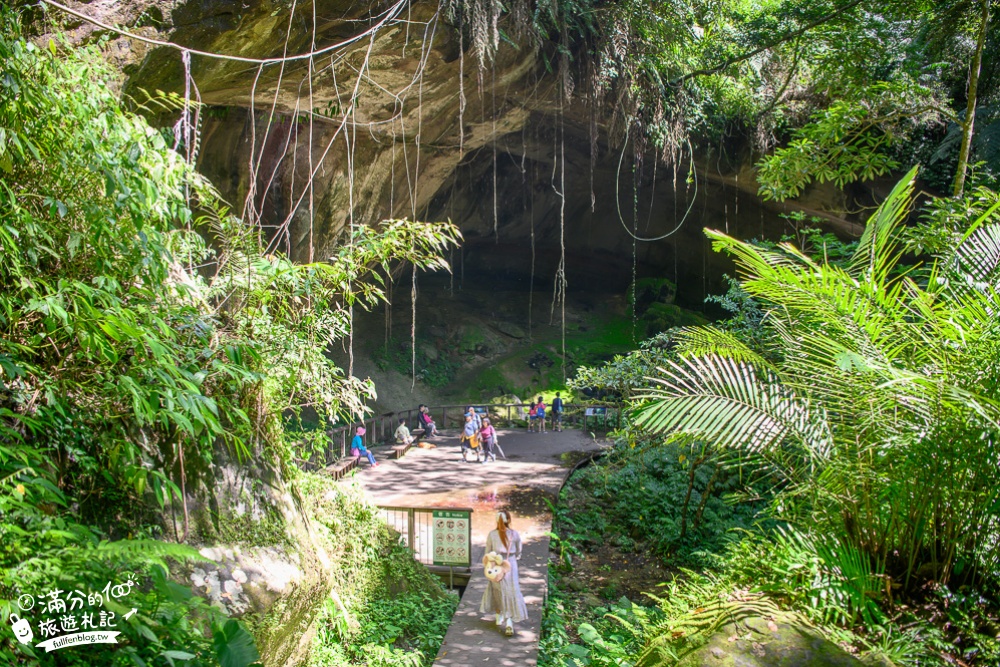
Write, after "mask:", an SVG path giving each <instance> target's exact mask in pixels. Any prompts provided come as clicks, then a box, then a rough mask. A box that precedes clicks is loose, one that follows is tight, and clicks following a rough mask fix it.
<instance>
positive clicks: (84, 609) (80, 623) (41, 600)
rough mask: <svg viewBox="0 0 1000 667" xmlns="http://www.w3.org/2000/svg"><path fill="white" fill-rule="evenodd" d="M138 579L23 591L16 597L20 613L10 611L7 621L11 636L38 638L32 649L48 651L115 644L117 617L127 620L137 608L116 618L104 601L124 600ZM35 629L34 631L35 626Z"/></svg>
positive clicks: (24, 640) (27, 641)
mask: <svg viewBox="0 0 1000 667" xmlns="http://www.w3.org/2000/svg"><path fill="white" fill-rule="evenodd" d="M137 585H138V582H137V581H136V580H135V579H134V578H133V577H131V576H129V577H127V578H126V579H125V580H124V581H122V582H120V583H119V582H111V581H109V582H108V584H107V586H105V587H104V589H103V590H100V591H87V592H86V593H85V592H83V591H80V590H72V591H66V590H62V589H58V588H55V589H52V590H48V591H44V592H42V593H38V594H36V595H32V594H29V593H25V594H24V595H21V596H20V597H19V598H18V600H17V608H18V611H19V612H20V613H16V612H15V613H12V614H10V618H9V619H8V621H9V622H10V627H11V630H12V631H13V632H14V638H15V639H17V641H19V642H20V643H22V644H30V643H31V642H32V641H33V640H34V639H36V638H38V639H41V640H42V641H41V642H39V643H37V644H35V648H44V649H45V651H46V652H47V653H48V652H51V651H56V650H59V649H61V648H66V647H71V646H82V645H86V644H117V643H118V635H120V634H121V631H120V630H119V629H118V627H119V626H118V622H119V620H125V621H127V620H128V619H129V617H131V616H132V614H134V613H135V612H136V611H137V610H136V609H132V610H131V611H129V612H128V613H127V614H125V615H124V616H122V617H121V619H119V618H118V617H117V614H116V613H115V612H113V611H111V610H110V609H107V608H105V602H110V601H111V600H114V601H115V602H116V606H117V607H119V608H120V605H121V604H122V603H123V602H125V601H124V600H123V599H122V598H126V597H128V595H129V593H131V592H132V588H133V587H135V586H137ZM36 627H37V628H38V631H37V633H36V632H35V628H36Z"/></svg>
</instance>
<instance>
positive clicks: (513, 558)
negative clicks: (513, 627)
mask: <svg viewBox="0 0 1000 667" xmlns="http://www.w3.org/2000/svg"><path fill="white" fill-rule="evenodd" d="M491 551H495V552H497V553H498V554H500V555H501V556H503V557H504V558H506V559H507V560H508V561H510V573H509V574H508V575H507V576H506V577H504V578H503V581H501V582H500V583H499V584H498V583H495V582H492V581H489V580H487V583H486V592H484V593H483V601H482V603H481V604H480V605H479V611H480V612H482V613H484V614H485V613H491V614H505V615H507V616H510V618H511V619H512V620H513V621H514V622H515V623H516V622H518V621H523V620H524V619H526V618H528V608H527V607H526V606H525V604H524V596H523V595H521V582H520V580H519V578H518V573H517V561H518V559H519V558H520V557H521V535H520V533H518V532H517V531H516V530H510V529H507V546H506V547H505V546H504V545H503V542H502V541H501V540H500V533H498V532H497V531H496V530H491V531H490V534H489V535H487V536H486V553H489V552H491Z"/></svg>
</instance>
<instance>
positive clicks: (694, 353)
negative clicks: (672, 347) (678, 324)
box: [676, 326, 769, 368]
mask: <svg viewBox="0 0 1000 667" xmlns="http://www.w3.org/2000/svg"><path fill="white" fill-rule="evenodd" d="M676 341H677V352H678V354H680V356H682V357H699V356H704V355H707V354H717V355H719V356H723V357H728V358H730V359H735V360H737V361H745V362H747V363H749V364H754V365H756V366H760V367H765V368H766V367H768V366H769V364H768V363H767V361H766V360H765V359H764V358H763V357H761V356H760V355H759V354H757V353H756V352H754V351H753V350H751V349H750V348H749V347H748V346H747V344H746V343H744V342H743V341H742V340H740V339H739V338H738V337H737V336H735V335H734V334H732V333H730V332H728V331H725V330H723V329H719V328H716V327H712V326H703V327H687V328H685V329H683V330H682V331H681V332H680V333H679V334H678V335H677V338H676Z"/></svg>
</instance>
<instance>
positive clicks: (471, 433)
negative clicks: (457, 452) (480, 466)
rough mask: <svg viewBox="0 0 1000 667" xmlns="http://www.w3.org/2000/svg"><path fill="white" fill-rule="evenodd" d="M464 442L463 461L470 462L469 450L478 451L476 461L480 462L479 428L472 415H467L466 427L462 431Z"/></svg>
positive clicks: (461, 440) (462, 440)
mask: <svg viewBox="0 0 1000 667" xmlns="http://www.w3.org/2000/svg"><path fill="white" fill-rule="evenodd" d="M460 442H461V443H462V461H464V462H465V463H468V462H469V457H468V454H469V451H475V452H476V462H477V463H478V462H479V429H477V428H476V423H475V422H474V421H472V415H468V414H467V415H465V428H464V429H463V431H462V437H461V438H460Z"/></svg>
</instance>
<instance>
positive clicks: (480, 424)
mask: <svg viewBox="0 0 1000 667" xmlns="http://www.w3.org/2000/svg"><path fill="white" fill-rule="evenodd" d="M465 414H467V415H470V416H471V417H472V423H473V424H475V425H476V430H477V431H478V430H479V429H481V428H482V427H483V418H482V417H480V416H479V413H478V412H476V409H475V408H474V407H473V406H471V405H470V406H469V409H468V410H466V411H465Z"/></svg>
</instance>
